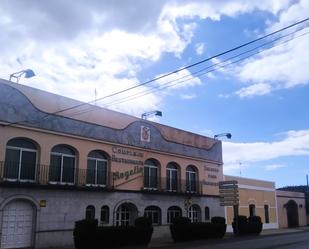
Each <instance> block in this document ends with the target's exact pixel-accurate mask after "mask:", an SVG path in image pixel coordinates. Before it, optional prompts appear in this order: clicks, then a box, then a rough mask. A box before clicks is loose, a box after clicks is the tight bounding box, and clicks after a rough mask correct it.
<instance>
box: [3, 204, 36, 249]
mask: <svg viewBox="0 0 309 249" xmlns="http://www.w3.org/2000/svg"><path fill="white" fill-rule="evenodd" d="M34 220H35V209H34V206H33V205H32V204H31V203H30V202H28V201H24V200H14V201H11V202H9V203H8V204H7V205H6V206H5V207H4V209H3V215H2V227H1V246H0V248H1V249H4V248H25V247H27V248H28V247H32V245H33V231H34V230H33V227H34Z"/></svg>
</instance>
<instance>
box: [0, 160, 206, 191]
mask: <svg viewBox="0 0 309 249" xmlns="http://www.w3.org/2000/svg"><path fill="white" fill-rule="evenodd" d="M141 177H143V176H141ZM114 183H115V182H114V180H113V172H106V171H100V170H94V169H93V170H89V169H78V168H72V167H63V168H61V167H55V166H51V165H41V164H37V165H34V164H31V165H29V164H28V165H27V164H25V163H23V164H18V163H15V162H10V163H9V162H0V184H6V185H13V186H16V185H23V186H25V185H27V186H48V187H58V188H59V187H62V188H70V187H71V188H91V189H105V190H112V189H113V190H115V189H118V187H116V186H117V185H114ZM119 189H121V188H119ZM122 190H130V189H122ZM141 191H142V192H147V193H150V192H152V193H170V194H186V195H201V194H202V182H200V181H188V180H186V179H181V180H177V181H172V180H171V179H170V178H165V177H161V178H153V179H148V180H147V182H144V186H141Z"/></svg>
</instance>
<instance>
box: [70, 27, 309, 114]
mask: <svg viewBox="0 0 309 249" xmlns="http://www.w3.org/2000/svg"><path fill="white" fill-rule="evenodd" d="M303 29H304V28H302V29H299V30H296V31H293V32H291V33H289V34H286V35H284V36H281V37H278V38H276V39H274V40H272V41H269V42H266V43H263V44H261V45H259V46H257V47H254V48H252V49H250V50H247V51H245V52H242V53H240V54H237V55H235V56H232V57H229V58H227V59H225V60H223V61H221V62H218V63H215V64H212V65H210V66H208V67H206V68H203V69H201V70H198V71H196V72H193V73H192V74H187V75H185V76H182V77H180V78H178V79H175V80H171V81H168V82H166V83H164V84H162V85H159V86H155V87H152V88H151V89H147V90H144V91H141V92H138V93H135V94H133V95H131V96H127V97H125V98H123V99H118V100H114V101H111V102H109V103H107V104H105V105H104V107H109V106H111V105H114V104H120V103H124V102H127V101H130V100H133V99H136V98H139V97H143V96H145V95H147V94H150V93H153V92H157V91H161V90H163V89H166V88H169V87H172V86H175V85H178V84H180V83H183V82H186V81H188V80H191V79H193V78H194V77H192V75H194V76H195V77H200V76H204V75H206V74H208V73H210V72H213V71H217V70H218V69H220V68H224V67H227V66H230V65H232V64H235V63H238V62H240V61H243V60H245V59H248V58H250V57H252V56H254V55H257V54H260V53H261V52H264V51H266V50H269V49H272V48H274V47H277V46H279V45H283V44H285V43H287V42H290V41H292V40H294V39H296V38H299V37H301V36H304V35H307V34H309V32H306V33H304V34H301V35H299V36H296V37H293V38H290V39H288V40H286V41H283V42H281V43H278V44H275V45H274V46H271V47H269V48H267V49H265V50H260V51H258V52H256V53H252V54H250V55H249V56H246V57H242V58H240V59H238V60H235V61H232V62H229V61H230V60H232V59H235V58H237V57H239V56H241V55H244V54H247V53H250V52H252V51H254V50H257V49H259V48H261V47H265V46H266V45H269V44H272V43H274V42H276V41H278V40H281V39H283V38H286V37H288V36H291V35H293V34H295V33H297V32H299V31H301V30H303ZM225 62H229V63H227V64H224V65H222V66H219V67H217V66H218V65H221V64H223V63H225ZM213 67H216V68H214V69H212V70H209V71H206V72H204V71H205V70H206V69H209V68H213ZM188 77H190V78H188ZM183 78H188V79H185V80H182V81H179V80H180V79H183ZM175 81H176V83H174V84H170V83H172V82H175ZM153 90H155V91H153ZM96 109H98V107H93V106H91V107H89V108H88V109H85V110H80V111H78V112H75V113H70V114H69V115H70V117H72V116H76V115H80V114H84V113H87V112H91V111H94V110H96Z"/></svg>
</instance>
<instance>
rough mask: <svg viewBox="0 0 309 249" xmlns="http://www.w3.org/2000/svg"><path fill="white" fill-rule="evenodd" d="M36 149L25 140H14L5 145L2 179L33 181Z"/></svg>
mask: <svg viewBox="0 0 309 249" xmlns="http://www.w3.org/2000/svg"><path fill="white" fill-rule="evenodd" d="M37 153H38V150H37V147H36V146H35V144H34V143H32V142H31V141H29V140H27V139H22V138H15V139H12V140H10V141H8V143H7V144H6V151H5V163H4V178H6V179H8V180H17V181H19V180H20V181H35V175H36V163H37Z"/></svg>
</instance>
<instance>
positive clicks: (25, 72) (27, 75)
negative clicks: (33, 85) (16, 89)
mask: <svg viewBox="0 0 309 249" xmlns="http://www.w3.org/2000/svg"><path fill="white" fill-rule="evenodd" d="M22 76H24V77H25V78H31V77H33V76H35V73H34V72H33V70H32V69H26V70H22V71H19V72H16V73H12V74H11V75H10V79H9V81H12V79H16V83H19V80H20V78H21V77H22Z"/></svg>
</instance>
